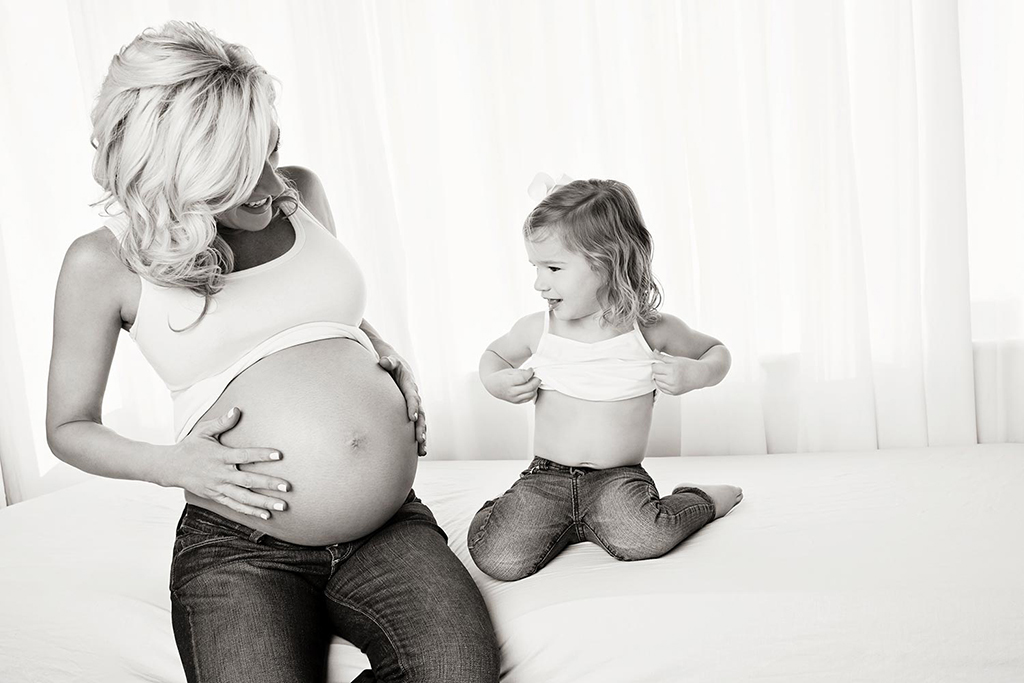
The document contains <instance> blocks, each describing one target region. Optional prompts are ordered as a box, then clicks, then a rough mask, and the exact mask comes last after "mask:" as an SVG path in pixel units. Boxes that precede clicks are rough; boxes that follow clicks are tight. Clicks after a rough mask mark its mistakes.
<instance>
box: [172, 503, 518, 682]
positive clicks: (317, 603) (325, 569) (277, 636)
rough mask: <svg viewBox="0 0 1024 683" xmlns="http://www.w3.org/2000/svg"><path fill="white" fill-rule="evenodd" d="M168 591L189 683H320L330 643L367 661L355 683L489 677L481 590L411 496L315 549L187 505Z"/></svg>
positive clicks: (491, 659)
mask: <svg viewBox="0 0 1024 683" xmlns="http://www.w3.org/2000/svg"><path fill="white" fill-rule="evenodd" d="M170 587H171V613H172V620H173V624H174V636H175V639H176V640H177V643H178V651H179V653H180V655H181V660H182V663H183V665H184V667H185V675H186V678H187V679H188V681H189V683H213V682H215V681H225V682H227V681H230V682H232V683H235V682H237V681H246V682H247V683H249V682H252V683H263V682H264V681H265V682H267V683H271V682H272V683H290V682H292V681H294V682H299V681H301V682H302V683H309V682H311V681H312V682H315V681H324V680H326V676H327V650H328V645H329V643H330V639H331V636H332V635H333V634H337V635H340V636H341V637H343V638H346V639H348V640H349V641H351V642H352V643H354V644H355V645H357V646H358V647H359V648H360V649H361V650H362V651H363V652H365V653H366V655H367V656H368V657H369V659H370V664H371V666H372V667H373V668H372V671H365V672H363V674H362V675H360V676H359V677H358V678H357V679H356V681H359V683H363V682H364V681H417V682H419V681H424V682H428V681H429V682H441V681H445V682H450V683H464V682H465V683H471V682H472V683H475V682H478V681H479V682H484V681H486V682H487V683H494V682H496V681H497V680H498V672H499V659H498V645H497V642H496V639H495V636H494V629H493V627H492V625H491V619H490V616H489V615H488V612H487V608H486V606H485V605H484V601H483V598H482V596H481V595H480V591H479V589H478V588H477V586H476V584H474V583H473V580H472V578H471V577H470V575H469V572H467V571H466V568H465V567H464V566H463V565H462V563H461V562H460V561H459V559H458V558H457V557H456V556H455V554H454V553H453V552H452V551H451V550H450V549H449V548H448V544H447V536H445V534H444V532H443V531H442V530H441V528H440V527H439V526H438V525H437V522H436V521H435V520H434V516H433V514H431V512H430V510H429V509H428V508H427V506H426V505H424V504H423V503H422V502H421V501H420V500H419V499H418V498H416V496H415V494H414V493H412V492H411V491H410V493H409V497H408V498H407V499H406V502H405V503H404V504H403V505H402V507H401V508H400V509H399V511H398V512H397V513H395V515H394V517H392V518H391V519H390V520H389V521H388V522H387V523H386V524H385V525H384V526H383V527H381V528H380V529H378V530H377V531H375V532H373V533H372V534H370V535H369V536H366V537H364V538H361V539H359V540H356V541H352V542H350V543H338V544H335V545H329V546H323V547H314V546H301V545H293V544H291V543H286V542H284V541H280V540H278V539H276V538H273V537H271V536H267V535H266V534H263V533H260V532H258V531H255V530H253V529H251V528H249V527H247V526H244V525H242V524H237V523H235V522H233V521H231V520H228V519H225V518H224V517H221V516H220V515H218V514H215V513H213V512H210V511H208V510H205V509H203V508H201V507H197V506H193V505H186V506H185V510H184V512H183V513H182V515H181V519H180V521H179V522H178V531H177V538H176V540H175V544H174V559H173V561H172V564H171V586H170Z"/></svg>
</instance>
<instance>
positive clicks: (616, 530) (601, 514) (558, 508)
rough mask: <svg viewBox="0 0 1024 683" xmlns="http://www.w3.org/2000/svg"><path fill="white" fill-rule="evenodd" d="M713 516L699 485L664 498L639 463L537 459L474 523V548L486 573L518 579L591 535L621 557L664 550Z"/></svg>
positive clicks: (486, 505)
mask: <svg viewBox="0 0 1024 683" xmlns="http://www.w3.org/2000/svg"><path fill="white" fill-rule="evenodd" d="M714 518H715V504H714V502H713V501H712V500H711V497H710V496H708V494H706V493H704V492H703V491H701V490H700V489H695V488H691V487H677V488H676V489H675V490H674V491H673V492H672V495H671V496H665V497H664V498H660V497H659V496H658V490H657V488H655V486H654V480H653V479H651V477H650V475H649V474H647V472H646V471H645V470H644V468H643V467H641V466H639V465H633V466H631V467H611V468H608V469H603V470H598V469H592V468H589V467H567V466H565V465H560V464H558V463H556V462H551V461H550V460H545V459H544V458H539V457H538V458H534V459H533V462H532V463H530V466H529V467H528V468H527V469H526V470H525V471H524V472H523V473H522V474H521V475H519V480H518V481H517V482H516V483H515V484H513V485H512V488H511V489H509V490H508V491H506V492H505V493H504V494H503V495H502V496H501V497H500V498H496V499H494V500H491V501H488V502H486V503H484V506H483V507H482V508H480V511H479V512H477V513H476V516H475V517H474V518H473V522H472V523H471V524H470V525H469V537H468V543H469V552H470V554H471V555H472V556H473V561H474V562H476V565H477V566H478V567H480V569H481V571H483V572H484V573H486V574H488V575H490V576H492V577H494V578H496V579H499V580H501V581H515V580H517V579H521V578H523V577H526V576H530V575H531V574H535V573H536V572H538V571H539V570H540V569H541V568H542V567H543V566H544V565H546V564H547V563H548V562H550V561H551V560H552V559H554V557H555V556H556V555H558V553H560V552H562V550H563V549H565V547H566V546H567V545H569V544H570V543H579V542H580V541H593V542H594V543H597V544H598V545H599V546H601V547H602V548H604V549H605V550H606V551H607V552H608V554H609V555H611V556H612V557H614V558H615V559H617V560H644V559H648V558H651V557H660V556H661V555H664V554H665V553H667V552H668V551H669V550H672V548H675V547H676V546H677V545H679V544H680V543H681V542H682V541H683V539H685V538H687V537H688V536H690V535H691V534H693V533H694V532H695V531H697V530H698V529H700V528H701V527H703V526H704V525H705V524H707V523H708V522H710V521H712V520H713V519H714Z"/></svg>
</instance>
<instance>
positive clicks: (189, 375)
mask: <svg viewBox="0 0 1024 683" xmlns="http://www.w3.org/2000/svg"><path fill="white" fill-rule="evenodd" d="M289 222H290V223H291V225H292V227H293V228H294V230H295V243H294V244H293V245H292V246H291V248H290V249H289V250H288V251H287V252H285V253H284V254H282V255H281V256H279V257H277V258H275V259H273V260H271V261H267V262H266V263H263V264H260V265H258V266H255V267H253V268H248V269H246V270H241V271H238V272H235V273H229V274H228V275H226V276H224V279H225V283H226V284H225V285H224V288H223V289H222V290H221V291H220V292H218V293H217V294H216V295H214V296H213V298H212V299H211V301H210V304H209V307H208V308H207V312H206V316H205V317H204V318H203V319H202V320H201V321H200V322H199V324H197V325H195V326H194V327H191V328H189V325H191V324H192V323H193V322H195V321H196V320H197V319H198V318H199V316H200V313H201V312H202V310H203V297H202V296H199V295H196V294H194V293H193V292H191V291H189V290H187V289H182V288H177V287H163V286H160V285H156V284H154V283H152V282H150V281H148V280H146V279H145V278H140V280H141V284H142V292H141V295H140V297H139V307H138V313H137V315H136V318H135V322H134V324H133V325H132V327H131V330H130V332H129V336H130V337H131V338H132V340H134V341H135V343H136V344H137V345H138V347H139V349H140V350H141V351H142V354H143V355H144V356H145V357H146V359H147V360H148V361H149V363H150V364H151V365H152V366H153V368H154V369H155V370H156V372H157V374H158V375H159V376H160V378H161V379H162V380H163V381H164V384H166V385H167V388H168V389H169V390H170V392H171V398H172V400H173V404H174V430H175V440H176V441H180V440H181V439H183V438H184V437H185V436H186V435H187V434H188V433H189V432H190V431H191V430H192V427H193V426H195V424H196V422H198V421H199V418H200V417H202V415H203V414H204V413H205V412H206V411H207V410H209V409H210V407H211V406H212V405H213V404H214V403H216V401H217V399H218V398H219V397H220V395H221V393H223V391H224V389H225V388H226V387H227V385H228V384H229V383H230V382H231V380H233V379H234V378H235V377H236V376H238V375H239V374H240V373H241V372H242V371H243V370H245V369H246V368H248V367H249V366H250V365H252V364H253V363H255V362H256V361H258V360H260V359H261V358H265V357H266V356H268V355H270V354H272V353H275V352H277V351H281V350H283V349H286V348H289V347H292V346H297V345H298V344H305V343H307V342H311V341H317V340H320V339H330V338H347V339H353V340H355V341H357V342H359V343H360V344H361V345H362V346H363V347H365V348H366V350H367V351H368V352H369V353H371V354H373V356H374V358H376V357H377V353H376V351H375V350H374V348H373V345H372V344H371V343H370V339H369V338H368V337H367V336H366V333H365V332H363V331H362V330H361V329H359V325H360V323H361V322H362V320H363V311H364V309H365V307H366V283H365V281H364V279H363V275H362V272H361V271H360V270H359V266H358V264H357V263H356V261H355V259H354V258H353V257H352V255H351V254H350V253H349V251H348V250H347V249H346V248H345V246H344V245H343V244H342V243H341V242H339V241H338V240H337V239H335V238H334V237H333V236H332V235H331V234H330V233H329V232H328V231H327V229H326V228H324V227H323V226H322V225H321V224H320V223H319V222H318V221H317V220H316V218H314V217H313V214H311V213H310V212H309V211H308V210H307V209H306V207H304V206H302V205H301V204H300V205H299V206H298V209H297V210H296V211H295V212H294V213H293V214H292V216H290V218H289ZM106 227H107V228H108V229H110V231H111V232H113V233H114V236H115V237H117V238H118V239H119V240H120V239H121V238H122V236H123V235H124V233H125V232H126V230H127V228H128V219H127V217H126V216H123V215H120V216H115V217H114V218H112V219H111V220H110V221H108V222H107V223H106ZM185 328H189V329H185ZM175 330H182V331H180V332H175Z"/></svg>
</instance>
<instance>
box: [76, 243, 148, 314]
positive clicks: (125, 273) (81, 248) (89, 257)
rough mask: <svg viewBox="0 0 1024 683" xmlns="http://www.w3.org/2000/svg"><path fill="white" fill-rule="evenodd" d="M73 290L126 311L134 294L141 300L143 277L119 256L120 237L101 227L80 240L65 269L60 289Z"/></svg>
mask: <svg viewBox="0 0 1024 683" xmlns="http://www.w3.org/2000/svg"><path fill="white" fill-rule="evenodd" d="M61 288H64V289H67V288H73V289H78V290H84V291H88V292H89V293H90V294H92V295H94V296H96V297H101V298H103V299H106V300H108V301H111V302H116V303H117V304H118V306H119V307H120V308H122V309H124V308H126V306H125V305H124V304H126V303H127V302H128V301H129V299H130V297H132V296H133V295H134V296H135V299H136V300H137V299H138V289H139V277H138V275H136V274H135V273H133V272H132V271H131V270H130V269H129V268H128V266H127V265H125V264H124V262H122V261H121V259H120V257H119V256H118V255H117V238H116V237H115V236H114V234H113V233H112V232H111V231H110V229H109V228H106V227H101V228H97V229H96V230H93V231H92V232H88V233H86V234H84V235H81V236H80V237H78V238H76V239H75V240H74V241H73V242H72V243H71V245H70V246H69V247H68V250H67V253H66V254H65V255H64V264H63V265H62V266H61V271H60V279H59V281H58V290H59V289H61Z"/></svg>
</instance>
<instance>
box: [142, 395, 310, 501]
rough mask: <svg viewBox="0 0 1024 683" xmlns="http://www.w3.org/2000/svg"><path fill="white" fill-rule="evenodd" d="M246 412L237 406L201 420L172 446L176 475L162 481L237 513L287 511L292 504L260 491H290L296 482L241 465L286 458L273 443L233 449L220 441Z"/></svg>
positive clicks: (172, 462)
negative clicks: (261, 446)
mask: <svg viewBox="0 0 1024 683" xmlns="http://www.w3.org/2000/svg"><path fill="white" fill-rule="evenodd" d="M241 415H242V411H240V410H239V409H238V408H232V409H231V410H229V411H228V412H227V413H226V414H224V415H222V416H221V417H219V418H217V419H216V420H207V421H205V422H200V423H199V424H197V425H196V427H195V429H193V430H192V433H191V434H189V435H188V436H186V437H185V438H184V439H182V440H181V441H180V442H178V443H177V444H175V445H174V446H173V447H172V448H173V452H172V454H171V456H170V457H169V458H168V465H170V468H171V470H172V474H171V475H170V476H169V477H168V478H167V481H166V482H162V483H166V484H168V485H171V486H178V487H180V488H183V489H185V490H186V491H189V492H191V493H193V494H195V495H197V496H199V497H200V498H206V499H208V500H212V501H214V502H217V503H220V504H221V505H225V506H227V507H229V508H231V509H232V510H235V511H236V512H241V513H243V514H246V515H253V516H254V517H262V518H263V519H270V514H271V513H270V512H269V511H270V510H276V511H283V510H285V509H287V507H288V504H287V503H286V502H285V501H284V500H282V499H280V498H275V497H272V496H267V495H264V494H262V493H257V491H282V492H285V491H288V490H289V489H290V488H291V485H290V484H289V483H288V482H287V481H285V480H284V479H280V478H278V477H269V476H267V475H264V474H256V473H253V472H243V471H241V470H239V469H238V467H237V466H238V465H244V464H247V463H255V462H267V461H270V460H280V459H281V454H280V453H279V452H278V451H276V450H274V449H272V448H229V447H227V446H224V445H222V444H221V443H220V441H219V437H220V435H221V434H223V433H224V432H226V431H228V430H229V429H231V428H232V427H234V426H235V425H236V424H238V419H239V418H240V417H241Z"/></svg>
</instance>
